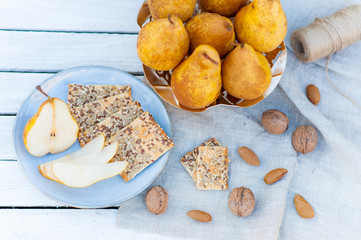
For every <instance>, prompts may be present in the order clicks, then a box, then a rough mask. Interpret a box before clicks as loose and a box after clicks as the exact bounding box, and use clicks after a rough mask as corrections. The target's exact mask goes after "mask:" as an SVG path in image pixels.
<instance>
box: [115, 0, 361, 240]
mask: <svg viewBox="0 0 361 240" xmlns="http://www.w3.org/2000/svg"><path fill="white" fill-rule="evenodd" d="M281 2H282V6H283V8H284V10H285V12H286V15H287V18H288V26H289V30H288V35H287V37H286V39H285V43H286V46H287V48H288V60H287V66H286V71H285V73H284V75H283V77H282V79H281V82H280V84H279V86H278V87H277V88H276V89H275V91H274V92H273V93H272V94H271V95H270V96H269V97H268V98H266V99H265V100H264V101H263V102H261V103H259V104H257V105H256V106H253V107H250V108H247V109H242V108H234V107H224V106H219V107H215V108H212V109H210V110H207V111H205V112H203V113H189V112H185V111H181V110H179V109H176V108H174V107H172V106H170V105H168V104H166V107H167V110H168V113H169V116H170V119H171V125H172V134H173V135H172V137H173V141H174V143H175V147H174V148H173V150H172V151H171V154H170V157H169V160H168V162H167V164H166V166H165V168H164V170H163V172H162V173H161V174H160V175H159V177H158V178H157V179H156V180H155V182H154V183H153V184H152V185H151V186H150V187H152V186H155V185H158V184H160V185H162V186H163V187H165V188H166V189H167V190H168V193H169V206H168V209H167V211H166V212H165V213H164V214H162V215H158V216H156V215H153V214H151V213H150V212H148V210H147V208H146V205H145V201H144V199H145V194H146V191H144V192H143V193H142V194H140V195H139V196H137V197H135V198H133V199H131V200H129V201H127V202H124V203H122V204H121V205H120V209H119V213H118V219H117V224H118V226H119V227H120V228H127V229H135V230H138V231H145V232H152V233H158V234H160V235H163V236H172V237H181V238H197V239H351V240H352V239H361V203H360V199H361V109H360V108H358V107H357V106H356V105H354V104H352V103H351V102H350V101H349V100H347V99H346V98H344V97H343V96H341V95H340V94H339V93H338V92H337V91H336V90H335V89H334V88H333V87H332V86H331V85H330V84H329V83H328V82H327V79H326V76H325V68H324V67H325V64H326V60H325V59H322V60H319V61H317V62H315V63H309V64H305V63H302V62H300V61H299V60H298V59H297V58H296V56H295V55H294V53H293V52H292V47H291V44H290V35H291V33H292V32H293V31H294V30H296V29H298V28H301V27H305V26H307V25H308V24H309V23H311V22H313V20H314V19H315V18H316V17H325V16H328V15H331V14H332V13H333V12H335V11H337V10H340V9H342V8H344V7H347V6H349V5H352V4H355V3H360V1H357V0H354V1H339V0H327V1H326V0H322V1H314V0H304V1H296V0H287V1H286V0H283V1H281ZM330 77H331V79H332V80H333V81H334V83H335V85H336V86H338V87H339V88H341V89H342V90H343V91H344V92H346V93H347V94H349V95H350V96H351V97H352V98H353V99H355V100H357V101H358V102H361V94H360V90H361V43H360V42H358V43H356V44H355V45H353V46H351V47H349V48H347V49H344V50H343V51H341V52H338V53H336V54H334V55H333V56H332V59H331V63H330ZM308 84H315V85H316V86H317V87H318V88H319V90H320V92H321V101H320V103H319V105H318V106H314V105H312V104H311V103H310V102H309V101H308V99H307V97H306V94H305V91H306V90H305V89H306V86H307V85H308ZM268 109H278V110H280V111H282V112H284V113H285V114H286V115H287V116H288V117H289V119H290V125H289V128H288V130H287V131H286V132H285V133H284V134H282V135H273V134H270V133H268V132H267V131H266V130H265V129H264V128H263V126H262V123H261V117H262V113H263V112H264V111H266V110H268ZM305 124H306V125H313V126H314V127H316V128H317V129H318V133H319V135H318V136H319V140H318V145H317V147H316V149H315V150H314V151H313V152H311V153H308V154H299V153H296V152H295V150H294V149H293V147H292V142H291V137H292V133H293V131H294V130H295V129H296V128H297V127H298V126H300V125H305ZM211 137H216V138H217V139H218V140H219V141H220V142H221V143H222V144H223V145H224V146H227V147H228V152H229V157H230V160H231V161H232V162H231V163H230V165H229V166H230V172H229V177H230V178H229V190H228V191H199V190H197V189H196V188H195V183H194V182H193V180H192V179H191V177H190V176H189V175H188V173H187V172H186V171H185V169H184V168H183V166H182V165H181V163H180V162H179V159H180V158H181V157H182V156H183V155H184V154H185V153H187V152H188V151H190V150H192V149H193V148H194V147H197V146H198V145H200V144H201V143H202V142H204V141H206V140H208V139H209V138H211ZM240 146H247V147H249V148H251V149H253V150H254V151H255V152H256V154H257V155H258V156H259V158H260V161H261V166H260V167H254V166H251V165H248V164H247V163H245V161H244V160H242V158H241V157H240V156H239V154H238V152H237V149H238V148H239V147H240ZM280 167H282V168H286V169H288V173H287V174H286V176H285V177H284V178H283V179H281V180H280V181H278V182H276V183H274V184H272V185H266V184H265V183H264V181H263V177H264V175H265V174H266V173H267V172H269V171H270V170H272V169H275V168H280ZM240 186H246V187H248V188H250V189H251V190H252V191H253V193H254V195H255V199H256V207H255V209H254V212H253V213H252V214H251V215H250V216H248V217H245V218H240V217H236V216H235V215H233V214H232V213H231V211H230V210H229V209H228V197H229V194H230V192H231V190H232V189H233V188H235V187H240ZM295 194H301V195H302V196H303V197H304V198H305V199H306V200H307V201H308V202H309V203H310V204H311V206H312V207H313V208H314V210H315V213H316V215H315V217H314V218H313V219H303V218H301V217H300V216H298V214H297V212H296V210H295V207H294V204H293V198H294V196H295ZM192 209H199V210H203V211H206V212H208V213H210V214H211V215H212V217H213V220H212V222H210V223H200V222H196V221H194V220H193V219H190V218H189V217H188V216H187V215H186V213H187V211H188V210H192Z"/></svg>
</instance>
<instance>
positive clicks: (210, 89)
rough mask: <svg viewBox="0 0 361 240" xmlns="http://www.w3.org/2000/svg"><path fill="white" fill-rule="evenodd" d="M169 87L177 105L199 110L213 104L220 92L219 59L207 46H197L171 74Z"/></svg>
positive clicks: (216, 53) (215, 51)
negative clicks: (177, 102)
mask: <svg viewBox="0 0 361 240" xmlns="http://www.w3.org/2000/svg"><path fill="white" fill-rule="evenodd" d="M171 86H172V89H173V92H174V94H175V96H176V98H177V99H178V101H179V103H180V104H182V105H183V106H185V107H188V108H192V109H201V108H204V107H207V106H208V105H210V104H211V103H213V102H214V101H215V100H216V99H217V97H218V96H219V93H220V91H221V86H222V80H221V59H220V57H219V55H218V52H217V50H216V49H214V48H213V47H211V46H209V45H200V46H198V47H197V48H196V49H195V50H194V52H193V53H192V55H190V56H189V57H188V58H187V59H186V60H184V61H183V62H182V63H181V64H180V65H179V66H178V67H176V68H175V69H174V71H173V73H172V77H171Z"/></svg>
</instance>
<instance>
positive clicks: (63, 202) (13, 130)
mask: <svg viewBox="0 0 361 240" xmlns="http://www.w3.org/2000/svg"><path fill="white" fill-rule="evenodd" d="M89 68H93V69H103V70H111V71H116V72H120V73H122V74H125V75H128V76H129V77H131V78H133V79H135V80H136V81H138V82H139V83H141V84H144V85H145V87H147V88H149V90H150V91H152V92H153V94H154V96H156V97H157V98H158V100H159V102H160V103H161V105H160V106H162V107H163V108H164V110H165V112H166V115H165V117H166V121H167V124H168V125H169V130H170V133H169V137H170V138H171V139H172V125H171V123H170V119H169V115H168V111H167V108H166V107H165V105H164V103H163V102H162V100H161V98H160V97H159V96H158V94H156V93H155V92H154V91H153V90H152V88H150V87H149V86H147V84H145V83H144V82H142V81H141V80H139V79H138V78H137V77H135V76H133V75H132V74H130V73H127V72H125V71H122V70H120V69H117V68H113V67H108V66H101V65H89V66H77V67H71V68H66V69H64V70H61V71H59V72H57V73H55V74H54V75H52V76H50V77H48V78H46V79H45V80H44V81H42V82H41V83H39V84H38V85H40V86H43V85H44V84H45V83H47V82H48V81H50V80H51V79H52V78H55V77H57V76H59V75H61V74H64V73H68V72H72V71H76V70H81V69H89ZM36 91H37V90H36V89H34V90H33V91H31V92H30V93H29V95H28V96H27V97H26V98H25V99H24V101H23V102H22V103H21V105H20V107H19V110H18V111H17V113H16V117H15V121H14V123H13V127H12V141H13V144H14V148H15V154H16V157H17V159H16V161H17V162H18V164H19V165H20V168H21V170H22V172H23V174H24V175H25V177H26V179H27V180H28V181H29V182H30V183H31V184H32V185H33V186H34V187H35V188H36V189H37V190H38V191H40V192H41V193H42V194H44V195H45V196H47V197H48V198H50V199H52V200H54V201H56V202H58V203H61V204H64V205H66V206H68V207H74V208H79V209H100V208H107V207H117V206H116V205H117V204H120V203H122V202H125V201H127V200H129V199H132V198H134V197H136V196H138V195H139V194H140V193H142V192H143V191H144V190H146V189H147V188H148V187H149V186H150V185H151V184H152V183H153V182H154V181H155V180H156V178H157V177H158V176H159V174H160V173H161V172H162V171H163V170H164V167H165V165H166V164H167V162H168V160H169V155H170V151H171V150H172V149H170V150H169V151H167V152H166V153H165V154H163V155H162V156H161V157H165V158H166V159H165V161H164V164H163V166H162V167H161V169H160V170H159V171H157V172H156V176H155V177H154V179H152V180H150V182H149V184H148V183H147V184H145V185H144V186H145V187H142V188H140V190H138V191H136V192H135V193H133V194H131V195H130V196H129V197H127V198H125V199H121V200H118V201H116V202H114V201H112V202H111V203H106V204H101V205H100V204H98V205H81V204H72V203H70V202H67V201H61V200H59V199H56V198H55V197H53V196H51V195H50V194H48V193H47V192H46V191H45V190H44V189H43V188H41V187H40V186H38V184H36V183H34V182H33V181H32V180H31V179H30V178H29V176H28V175H27V174H26V172H25V168H24V165H23V163H22V161H21V160H19V159H20V158H19V155H18V150H17V149H18V146H17V145H18V144H16V139H15V131H16V125H17V124H18V121H19V113H20V112H21V110H22V109H23V106H24V105H25V103H26V102H27V101H28V100H29V98H30V97H31V96H32V95H33V94H34V93H35V92H36Z"/></svg>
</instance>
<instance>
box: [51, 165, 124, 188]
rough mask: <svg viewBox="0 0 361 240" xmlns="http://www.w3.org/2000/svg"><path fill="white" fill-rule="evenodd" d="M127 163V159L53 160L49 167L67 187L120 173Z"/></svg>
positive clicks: (87, 183)
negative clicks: (74, 161) (91, 161)
mask: <svg viewBox="0 0 361 240" xmlns="http://www.w3.org/2000/svg"><path fill="white" fill-rule="evenodd" d="M127 165H128V162H127V161H121V162H113V163H108V164H76V163H75V164H74V163H64V162H53V163H52V164H51V168H52V172H53V173H54V175H55V176H56V178H57V179H58V181H57V182H59V183H62V184H64V185H66V186H68V187H76V188H82V187H88V186H90V185H92V184H94V183H96V182H99V181H101V180H104V179H107V178H111V177H114V176H115V175H118V174H120V173H122V172H123V171H124V169H125V168H126V167H127Z"/></svg>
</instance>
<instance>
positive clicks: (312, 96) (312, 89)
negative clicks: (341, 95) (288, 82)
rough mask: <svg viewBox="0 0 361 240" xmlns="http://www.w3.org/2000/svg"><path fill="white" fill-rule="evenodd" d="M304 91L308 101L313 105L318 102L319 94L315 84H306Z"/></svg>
mask: <svg viewBox="0 0 361 240" xmlns="http://www.w3.org/2000/svg"><path fill="white" fill-rule="evenodd" d="M306 93H307V97H308V100H310V102H311V103H312V104H313V105H317V104H318V103H319V102H320V99H321V94H320V91H319V90H318V88H317V87H316V86H315V85H313V84H310V85H308V86H307V88H306Z"/></svg>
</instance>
